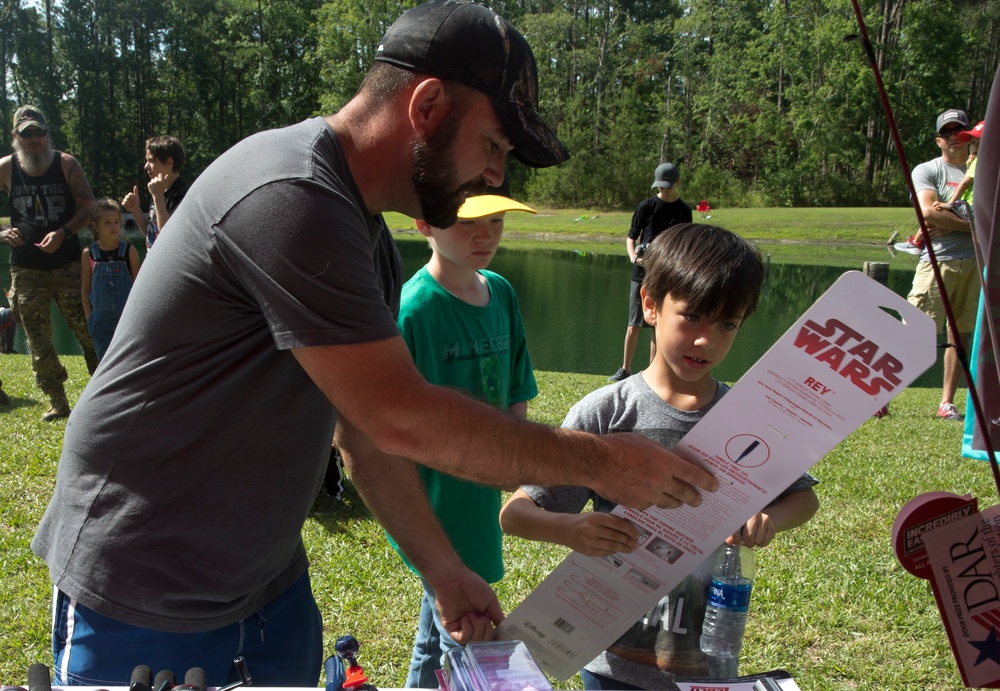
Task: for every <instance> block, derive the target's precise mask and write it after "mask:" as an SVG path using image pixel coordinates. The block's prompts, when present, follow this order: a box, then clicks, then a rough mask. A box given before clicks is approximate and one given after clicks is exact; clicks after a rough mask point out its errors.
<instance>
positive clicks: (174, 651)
mask: <svg viewBox="0 0 1000 691" xmlns="http://www.w3.org/2000/svg"><path fill="white" fill-rule="evenodd" d="M52 654H53V659H54V662H55V674H54V675H53V677H54V680H53V682H52V683H53V685H54V686H55V685H59V686H68V685H77V686H102V687H110V686H128V685H129V679H130V677H131V676H132V670H133V669H134V668H135V667H136V666H138V665H148V666H149V667H150V669H152V670H153V674H154V675H156V674H157V673H158V672H160V671H163V670H170V671H172V672H173V673H174V674H175V675H176V677H177V682H178V683H180V682H181V681H182V680H183V679H184V674H185V673H186V672H187V671H188V670H189V669H191V668H192V667H201V668H202V669H203V670H205V676H206V680H207V682H208V685H209V686H225V685H227V684H230V683H232V682H234V681H237V680H238V679H239V678H240V677H239V674H237V672H236V668H235V667H234V666H233V659H234V658H236V657H237V656H240V655H242V656H243V658H244V659H245V660H246V664H247V668H248V671H249V672H250V676H251V677H252V678H253V683H254V686H272V687H273V686H286V687H288V686H298V687H315V686H317V684H318V682H319V676H320V671H321V669H322V666H323V622H322V618H321V616H320V613H319V608H318V607H317V606H316V600H315V599H314V598H313V594H312V587H311V584H310V580H309V574H308V573H306V574H304V575H303V576H302V577H301V578H299V579H298V580H297V581H296V582H295V583H293V584H292V585H291V587H289V588H288V590H286V591H285V592H283V593H282V594H281V595H279V596H278V597H277V598H275V599H274V600H272V601H271V602H269V603H268V604H267V605H265V606H264V607H263V608H262V609H261V610H260V611H259V612H257V613H256V614H253V615H251V616H249V617H247V618H246V619H244V620H242V621H239V622H237V623H235V624H230V625H229V626H224V627H222V628H221V629H216V630H214V631H206V632H204V633H166V632H163V631H154V630H152V629H146V628H142V627H141V626H132V625H131V624H125V623H122V622H120V621H117V620H115V619H111V618H109V617H105V616H103V615H101V614H98V613H97V612H95V611H93V610H91V609H88V608H87V607H84V606H83V605H81V604H79V603H78V602H76V600H73V599H72V598H70V597H68V596H67V595H66V594H65V593H63V592H61V591H59V590H58V589H56V590H55V591H54V592H53V601H52Z"/></svg>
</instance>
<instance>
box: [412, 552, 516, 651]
mask: <svg viewBox="0 0 1000 691" xmlns="http://www.w3.org/2000/svg"><path fill="white" fill-rule="evenodd" d="M430 586H431V589H432V590H433V591H434V600H435V604H436V605H437V610H438V614H439V615H440V616H441V623H442V624H443V625H444V628H445V630H446V631H447V632H448V634H449V635H450V636H451V637H452V638H454V639H455V641H456V642H457V643H461V644H462V645H465V644H466V643H471V642H473V641H492V640H493V627H494V626H496V625H497V624H499V623H500V622H501V621H503V619H504V615H503V610H502V609H500V602H499V601H497V596H496V593H494V592H493V589H492V588H491V587H490V586H489V584H488V583H486V581H484V580H483V579H482V578H480V577H479V576H478V575H477V574H476V573H475V572H473V571H471V570H470V569H467V568H464V567H463V568H462V569H461V570H459V571H458V572H454V573H453V574H452V575H451V577H450V578H449V580H447V581H441V582H439V583H430Z"/></svg>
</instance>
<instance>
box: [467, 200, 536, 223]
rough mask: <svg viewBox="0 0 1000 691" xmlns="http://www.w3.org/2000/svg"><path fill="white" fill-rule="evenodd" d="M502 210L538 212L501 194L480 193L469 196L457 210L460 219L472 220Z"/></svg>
mask: <svg viewBox="0 0 1000 691" xmlns="http://www.w3.org/2000/svg"><path fill="white" fill-rule="evenodd" d="M503 211H527V212H528V213H529V214H535V213H538V212H537V211H535V210H534V209H532V208H531V207H530V206H527V205H526V204H522V203H521V202H516V201H514V200H513V199H511V198H510V197H505V196H503V195H502V194H481V195H479V196H478V197H469V198H468V199H466V200H465V203H464V204H462V208H461V209H459V210H458V217H459V219H462V220H466V221H469V220H472V219H474V218H482V217H483V216H492V215H493V214H498V213H501V212H503Z"/></svg>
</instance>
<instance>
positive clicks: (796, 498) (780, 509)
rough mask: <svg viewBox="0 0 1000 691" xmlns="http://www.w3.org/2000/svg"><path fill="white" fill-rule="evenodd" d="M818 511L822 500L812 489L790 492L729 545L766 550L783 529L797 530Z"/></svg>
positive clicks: (746, 527)
mask: <svg viewBox="0 0 1000 691" xmlns="http://www.w3.org/2000/svg"><path fill="white" fill-rule="evenodd" d="M818 509H819V497H817V496H816V493H815V492H814V491H813V489H812V487H809V488H808V489H804V490H801V491H799V492H790V493H789V494H786V495H785V496H784V497H782V498H781V499H779V500H778V501H776V502H775V503H774V504H771V505H770V506H768V507H766V508H765V509H764V510H763V511H761V512H759V513H756V514H754V515H753V517H752V518H751V519H750V520H749V521H747V523H746V525H745V526H743V528H742V529H741V530H740V532H738V533H733V534H732V535H731V536H729V537H728V538H726V542H727V543H729V544H730V545H739V544H743V545H746V546H747V547H765V546H767V545H768V544H770V543H771V540H773V539H774V536H775V535H776V534H778V533H780V532H781V531H783V530H791V529H792V528H798V527H799V526H800V525H803V524H804V523H805V522H806V521H808V520H809V519H810V518H812V517H813V515H814V514H815V513H816V511H817V510H818Z"/></svg>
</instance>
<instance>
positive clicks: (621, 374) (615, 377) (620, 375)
mask: <svg viewBox="0 0 1000 691" xmlns="http://www.w3.org/2000/svg"><path fill="white" fill-rule="evenodd" d="M631 376H632V373H631V372H629V371H628V370H627V369H625V368H624V367H619V368H618V371H617V372H615V373H614V374H612V375H611V376H610V377H608V381H621V380H622V379H628V378H629V377H631Z"/></svg>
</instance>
